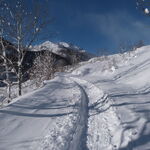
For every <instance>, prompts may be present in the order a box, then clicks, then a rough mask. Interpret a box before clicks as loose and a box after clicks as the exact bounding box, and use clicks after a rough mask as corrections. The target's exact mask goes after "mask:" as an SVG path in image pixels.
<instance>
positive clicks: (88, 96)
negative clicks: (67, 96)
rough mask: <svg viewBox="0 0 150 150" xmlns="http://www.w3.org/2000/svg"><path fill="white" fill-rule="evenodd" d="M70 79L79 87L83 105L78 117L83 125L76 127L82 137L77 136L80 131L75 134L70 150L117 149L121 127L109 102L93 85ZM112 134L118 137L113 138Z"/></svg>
mask: <svg viewBox="0 0 150 150" xmlns="http://www.w3.org/2000/svg"><path fill="white" fill-rule="evenodd" d="M70 78H71V79H72V80H73V81H75V82H76V84H77V85H78V86H79V87H80V89H81V93H82V99H81V100H82V103H84V104H83V105H84V107H81V116H80V117H81V118H82V117H83V118H84V119H82V121H83V120H84V121H83V122H84V123H82V124H80V121H79V125H78V127H79V128H80V131H81V130H82V131H83V132H81V133H82V135H81V134H79V133H80V131H78V132H76V134H75V135H74V140H73V141H72V145H73V146H71V149H70V150H83V149H84V150H87V149H88V150H101V149H103V150H112V149H118V148H119V147H120V143H121V141H120V137H121V134H122V127H121V126H120V121H119V118H118V117H117V114H116V112H115V109H114V108H112V107H111V105H112V103H111V100H110V99H108V97H107V95H106V94H104V93H103V91H102V90H101V89H99V88H98V87H96V86H95V85H94V84H92V83H90V82H88V81H86V80H83V79H79V78H77V77H70ZM85 103H86V104H85ZM87 104H88V105H87ZM87 109H88V110H87ZM87 113H88V114H87ZM87 117H88V118H87ZM110 118H111V119H110ZM80 125H82V126H80ZM114 133H115V134H117V135H118V136H117V137H115V136H114ZM83 140H84V141H83ZM85 140H86V141H85ZM80 142H81V143H80ZM85 142H86V143H85ZM74 145H75V147H74Z"/></svg>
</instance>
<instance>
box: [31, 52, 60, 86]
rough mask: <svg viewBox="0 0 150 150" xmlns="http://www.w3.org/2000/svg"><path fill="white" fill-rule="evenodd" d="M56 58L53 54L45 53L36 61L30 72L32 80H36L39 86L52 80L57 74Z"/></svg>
mask: <svg viewBox="0 0 150 150" xmlns="http://www.w3.org/2000/svg"><path fill="white" fill-rule="evenodd" d="M56 69H57V68H56V67H55V58H54V56H53V54H52V53H51V52H47V51H45V52H44V54H40V55H39V56H37V58H36V59H35V60H34V63H33V67H32V68H31V71H30V78H31V79H32V80H35V82H36V85H37V86H39V85H40V84H41V83H42V81H44V80H50V79H51V78H53V75H54V73H55V72H56Z"/></svg>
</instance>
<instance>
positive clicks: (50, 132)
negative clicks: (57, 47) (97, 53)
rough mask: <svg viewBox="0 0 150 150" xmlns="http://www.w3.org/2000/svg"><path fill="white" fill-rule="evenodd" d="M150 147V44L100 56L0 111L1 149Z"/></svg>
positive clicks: (126, 149) (124, 149) (130, 149)
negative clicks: (134, 49) (124, 51)
mask: <svg viewBox="0 0 150 150" xmlns="http://www.w3.org/2000/svg"><path fill="white" fill-rule="evenodd" d="M35 149H36V150H117V149H119V150H149V149H150V46H145V47H142V48H139V49H137V50H136V51H132V52H128V53H124V54H116V55H112V56H107V57H98V58H93V59H91V60H89V61H88V62H86V63H81V64H80V65H79V67H78V68H76V69H74V70H73V71H72V72H71V73H62V74H61V73H60V74H58V75H57V77H56V78H55V79H53V80H51V81H48V82H46V83H45V86H44V87H43V88H41V89H39V90H36V91H34V92H32V93H29V94H27V95H24V96H22V97H20V98H18V99H16V100H15V101H14V102H13V103H12V104H10V105H8V106H7V107H5V108H2V109H0V150H35Z"/></svg>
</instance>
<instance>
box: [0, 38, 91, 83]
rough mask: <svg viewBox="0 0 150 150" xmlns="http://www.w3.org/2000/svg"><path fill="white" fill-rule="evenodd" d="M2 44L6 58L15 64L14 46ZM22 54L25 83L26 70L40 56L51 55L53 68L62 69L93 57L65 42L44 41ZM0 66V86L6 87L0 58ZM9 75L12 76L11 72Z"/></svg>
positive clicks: (0, 52)
mask: <svg viewBox="0 0 150 150" xmlns="http://www.w3.org/2000/svg"><path fill="white" fill-rule="evenodd" d="M3 43H6V44H5V45H6V55H7V58H9V59H10V60H11V61H12V62H13V63H14V64H17V60H18V52H17V48H16V46H15V45H13V44H12V43H11V42H9V41H7V40H4V42H3ZM24 52H25V56H24V59H23V63H22V65H23V66H22V69H23V72H24V73H25V76H24V80H25V81H26V80H27V79H28V78H29V77H28V76H29V75H28V74H27V73H26V72H28V70H30V69H31V68H32V66H33V63H34V60H35V59H36V58H37V57H38V56H42V55H44V54H45V53H49V54H51V55H52V57H53V58H54V59H55V67H64V66H68V65H73V64H75V63H79V62H81V61H87V60H89V59H90V58H92V57H93V56H94V55H92V54H89V53H87V52H86V51H85V50H82V49H80V48H79V47H77V46H74V45H72V44H68V43H65V42H59V43H53V42H50V41H46V42H44V43H42V44H40V45H36V46H33V47H30V48H29V49H24ZM0 54H2V48H1V46H0ZM0 65H1V68H0V69H1V73H0V86H6V85H5V84H4V83H3V80H4V79H6V72H5V71H2V70H4V69H5V66H4V65H3V60H2V59H1V57H0ZM16 67H17V66H16ZM10 74H12V72H11V71H10ZM10 76H11V75H10ZM13 76H14V75H13ZM13 80H14V77H13ZM15 80H16V79H15Z"/></svg>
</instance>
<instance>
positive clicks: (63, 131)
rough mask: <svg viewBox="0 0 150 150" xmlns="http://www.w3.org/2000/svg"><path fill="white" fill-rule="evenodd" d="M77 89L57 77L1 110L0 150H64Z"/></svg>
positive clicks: (75, 103)
mask: <svg viewBox="0 0 150 150" xmlns="http://www.w3.org/2000/svg"><path fill="white" fill-rule="evenodd" d="M80 95H81V94H80V89H79V88H78V86H76V85H75V84H74V82H72V81H70V80H68V79H64V78H62V77H59V78H57V79H55V80H52V81H50V82H49V83H47V84H46V85H45V86H44V87H43V88H41V89H40V90H37V91H35V92H34V93H31V94H28V95H26V96H23V97H21V98H19V100H18V101H16V102H15V103H12V104H10V105H9V106H7V107H6V108H3V109H0V150H35V149H36V150H43V149H44V150H60V149H61V150H63V149H64V150H66V143H67V142H68V140H69V139H70V135H71V134H72V129H73V127H74V124H75V123H76V120H77V116H78V109H77V103H78V102H79V101H80Z"/></svg>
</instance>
